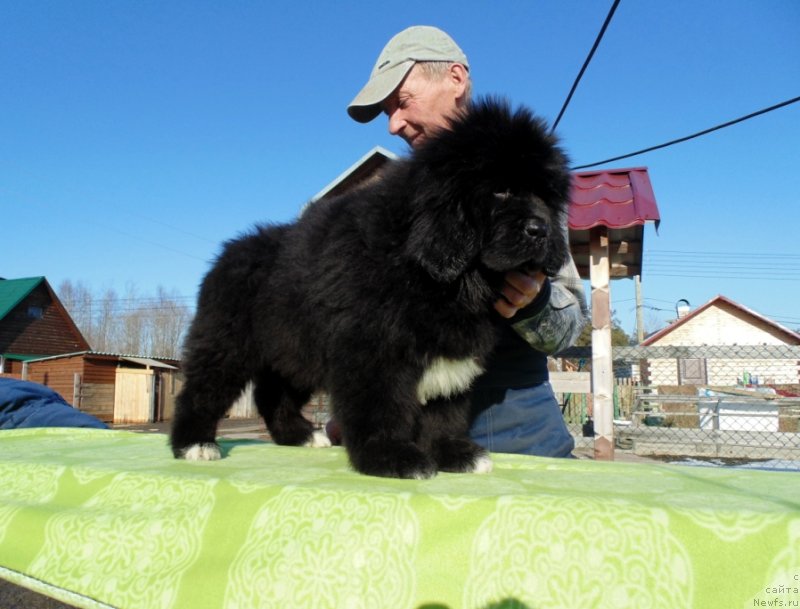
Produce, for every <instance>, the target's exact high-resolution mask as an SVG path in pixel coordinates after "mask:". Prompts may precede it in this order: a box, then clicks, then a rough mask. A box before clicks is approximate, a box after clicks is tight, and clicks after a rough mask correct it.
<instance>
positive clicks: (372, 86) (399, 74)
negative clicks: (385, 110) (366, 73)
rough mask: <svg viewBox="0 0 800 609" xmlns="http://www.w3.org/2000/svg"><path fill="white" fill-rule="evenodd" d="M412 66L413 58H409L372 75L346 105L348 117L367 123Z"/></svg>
mask: <svg viewBox="0 0 800 609" xmlns="http://www.w3.org/2000/svg"><path fill="white" fill-rule="evenodd" d="M413 66H414V60H413V59H409V60H407V61H404V62H403V63H399V64H397V65H396V66H392V67H391V68H389V69H388V70H386V71H385V72H381V73H379V74H375V75H374V76H372V77H371V78H370V79H369V81H368V82H367V84H366V85H364V88H363V89H361V91H359V92H358V95H356V96H355V98H354V99H353V101H351V102H350V104H349V105H348V106H347V113H348V114H349V115H350V118H352V119H353V120H355V121H358V122H359V123H368V122H369V121H371V120H372V119H374V118H375V117H376V116H378V115H379V114H380V113H381V104H382V103H383V100H385V99H386V98H387V97H389V96H390V95H391V94H392V93H393V92H394V90H395V89H396V88H397V87H398V86H400V83H401V82H403V79H404V78H405V77H406V75H407V74H408V72H409V71H410V70H411V68H412V67H413Z"/></svg>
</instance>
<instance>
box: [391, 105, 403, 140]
mask: <svg viewBox="0 0 800 609" xmlns="http://www.w3.org/2000/svg"><path fill="white" fill-rule="evenodd" d="M405 124H406V122H405V121H404V120H403V117H402V115H401V114H400V112H397V111H395V112H392V113H391V114H390V115H389V133H390V134H392V135H398V134H399V133H400V131H402V129H403V127H405Z"/></svg>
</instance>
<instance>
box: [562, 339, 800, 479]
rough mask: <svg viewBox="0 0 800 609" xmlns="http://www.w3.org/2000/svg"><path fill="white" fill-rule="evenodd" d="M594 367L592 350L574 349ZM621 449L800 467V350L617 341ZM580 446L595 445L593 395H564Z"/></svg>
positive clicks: (583, 365) (571, 354)
mask: <svg viewBox="0 0 800 609" xmlns="http://www.w3.org/2000/svg"><path fill="white" fill-rule="evenodd" d="M564 355H565V356H566V360H565V361H566V362H568V363H569V364H570V367H571V368H572V369H577V368H580V369H582V370H588V369H591V348H572V349H570V350H569V351H567V352H566V353H565V354H564ZM613 358H614V366H613V367H614V377H615V381H616V382H615V390H614V436H615V444H616V447H617V448H618V449H626V450H632V451H633V452H634V453H636V454H639V455H645V456H662V457H669V458H672V459H678V460H679V459H681V458H692V459H717V460H720V461H721V462H723V463H729V462H733V463H736V462H741V461H748V462H762V463H761V465H763V466H764V467H771V466H772V467H782V466H784V465H785V462H787V461H794V462H797V465H794V467H797V466H798V465H800V347H797V346H787V345H741V346H739V345H735V346H671V347H615V348H614V350H613ZM558 397H559V398H560V400H561V402H562V406H563V410H564V416H565V419H566V421H567V424H568V425H569V427H570V428H571V429H572V431H573V435H575V436H576V444H577V446H578V447H579V448H591V446H592V445H593V433H592V421H591V417H592V396H591V394H571V395H570V394H562V395H559V396H558Z"/></svg>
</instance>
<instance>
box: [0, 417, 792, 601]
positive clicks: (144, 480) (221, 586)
mask: <svg viewBox="0 0 800 609" xmlns="http://www.w3.org/2000/svg"><path fill="white" fill-rule="evenodd" d="M222 445H223V452H224V455H225V458H224V459H222V460H221V461H217V462H209V463H186V462H183V461H176V460H174V459H173V458H172V456H171V453H170V450H169V448H168V445H167V439H166V436H164V435H158V434H136V433H131V432H122V431H104V430H93V429H28V430H13V431H3V432H0V577H4V578H6V579H8V580H10V581H14V582H16V583H18V584H20V585H24V586H27V587H30V588H32V589H37V590H38V591H40V592H43V593H45V594H49V595H51V596H56V597H58V594H56V593H54V591H63V592H62V594H61V597H62V598H69V599H70V602H72V603H74V604H75V605H76V606H79V607H97V606H99V605H98V603H100V604H106V605H110V606H113V607H120V608H125V609H129V608H130V609H139V608H140V609H169V608H172V607H186V608H192V609H201V608H205V607H213V608H224V609H234V608H239V609H256V608H261V607H281V608H302V607H331V608H337V609H339V608H344V609H356V608H364V609H379V608H382V607H386V608H391V609H400V608H405V607H408V608H420V607H422V608H425V609H445V608H448V609H456V608H460V607H464V608H474V609H488V608H492V609H499V608H509V609H510V608H516V609H525V608H527V609H534V608H536V609H538V608H547V609H558V608H564V609H588V608H595V607H598V608H606V607H608V608H614V609H620V608H625V607H632V608H637V609H638V608H664V609H676V608H681V607H696V608H698V609H714V608H717V607H719V608H724V609H733V608H736V609H738V608H745V607H762V606H764V607H766V606H783V607H792V606H800V484H799V483H798V482H800V478H798V477H797V474H793V473H786V472H765V471H743V470H723V469H711V468H708V469H707V468H691V467H683V466H675V465H661V464H638V463H637V464H630V463H601V462H591V461H579V460H554V459H543V458H535V457H526V456H519V455H499V454H495V455H493V460H494V464H495V468H494V471H493V472H492V473H491V474H488V475H484V476H477V475H467V474H464V475H461V474H459V475H457V474H439V476H437V477H436V478H434V479H431V480H413V481H409V480H392V479H383V478H372V477H367V476H362V475H360V474H356V473H355V472H353V471H352V470H351V469H350V467H349V465H348V463H347V458H346V455H345V453H344V451H343V450H341V449H339V448H330V449H312V448H289V447H279V446H275V445H272V444H266V443H261V442H254V441H223V443H222ZM775 601H780V603H782V604H778V603H777V602H775ZM768 603H773V604H768Z"/></svg>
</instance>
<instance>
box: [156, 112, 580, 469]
mask: <svg viewBox="0 0 800 609" xmlns="http://www.w3.org/2000/svg"><path fill="white" fill-rule="evenodd" d="M569 187H570V175H569V171H568V168H567V158H566V156H565V155H564V154H563V153H562V151H561V150H560V149H559V148H558V146H557V142H556V140H555V138H554V137H553V136H551V135H549V134H548V131H547V129H546V126H545V125H544V123H543V122H542V121H541V120H539V119H537V118H535V117H534V116H533V115H532V114H531V112H530V111H528V110H526V109H524V108H522V109H518V110H516V111H514V110H512V109H511V108H510V107H509V105H508V104H507V103H505V102H501V101H497V100H492V99H486V100H482V101H478V102H476V103H474V104H473V105H472V106H471V108H470V110H469V111H468V112H466V113H464V114H461V115H459V116H458V117H456V118H455V119H454V120H452V121H451V128H450V130H448V131H442V132H440V133H439V134H437V135H436V137H433V138H431V139H430V140H428V141H427V142H426V143H425V144H424V145H423V147H421V148H420V149H418V150H415V151H413V153H412V154H411V155H410V157H409V158H407V159H404V160H400V161H396V162H393V163H391V164H390V165H389V167H388V169H387V170H386V171H385V172H384V173H383V175H382V177H381V179H379V180H377V181H374V182H371V183H368V184H366V185H364V186H361V187H360V188H357V189H356V190H354V191H351V192H348V193H346V194H344V195H342V196H339V197H335V198H331V199H329V200H322V201H319V202H316V203H314V204H312V205H310V206H309V207H308V208H307V210H306V211H305V213H304V214H303V215H302V216H301V217H300V219H299V220H297V221H296V222H294V223H292V224H287V225H280V226H261V227H257V228H256V230H255V231H254V232H252V233H250V234H247V235H244V236H242V237H240V238H238V239H235V240H233V241H230V242H228V243H227V244H226V245H225V247H224V249H223V251H222V254H221V255H220V256H219V258H218V260H217V261H216V263H215V264H214V266H213V268H212V269H211V271H210V272H209V273H208V275H207V276H206V278H205V280H204V281H203V285H202V287H201V290H200V296H199V301H198V306H197V315H196V317H195V319H194V322H193V323H192V326H191V329H190V331H189V335H188V337H187V340H186V345H185V355H184V360H183V365H184V372H185V374H186V383H185V385H184V387H183V390H182V392H181V393H180V395H179V396H178V401H177V409H176V413H175V419H174V423H173V427H172V435H171V443H172V449H173V452H174V454H175V456H176V457H182V458H186V459H189V460H209V459H218V458H220V450H219V447H218V445H217V444H216V442H215V435H216V429H217V423H218V421H219V420H220V419H221V418H222V417H223V416H224V414H225V412H226V411H227V410H228V408H229V407H230V406H231V404H232V403H233V402H234V401H235V400H236V399H237V397H238V396H239V395H240V394H241V392H242V390H243V389H244V387H245V385H246V384H247V382H248V381H253V382H254V386H255V390H254V395H255V402H256V405H257V407H258V411H259V413H260V414H261V416H262V417H263V418H264V421H265V422H266V425H267V428H268V429H269V431H270V433H271V435H272V437H273V439H274V440H275V442H277V443H279V444H290V445H315V446H321V445H326V444H329V443H328V441H327V438H326V436H325V435H324V434H323V433H321V432H315V431H314V430H313V428H312V425H311V423H309V422H308V421H307V420H306V419H305V418H303V416H302V415H301V413H300V409H301V406H303V405H304V404H305V403H306V402H307V401H308V399H309V397H310V395H311V393H312V392H313V391H316V390H319V389H323V390H326V391H327V392H328V393H329V395H330V398H331V404H332V410H333V415H334V417H335V418H336V420H337V421H338V423H339V426H340V428H341V431H342V439H343V443H344V446H345V447H346V449H347V452H348V455H349V457H350V462H351V463H352V465H353V467H354V468H355V469H356V470H358V471H359V472H362V473H364V474H370V475H376V476H394V477H400V478H428V477H431V476H434V475H435V474H436V472H437V471H440V470H441V471H449V472H486V471H489V470H490V469H491V461H490V459H489V456H488V454H487V453H486V451H485V450H484V449H482V448H481V447H479V446H478V445H476V444H475V443H473V442H472V441H471V440H470V439H469V437H468V435H467V432H468V426H469V422H470V421H469V420H468V417H469V412H470V409H469V400H468V390H469V387H470V384H471V383H472V381H473V379H475V377H477V376H478V375H479V374H481V372H482V370H483V365H484V362H485V360H486V358H487V355H489V353H490V352H491V350H492V348H493V346H494V344H495V340H496V338H495V335H496V327H497V326H496V324H497V323H500V318H499V315H497V314H496V313H495V312H494V309H493V302H494V301H495V300H496V299H497V298H498V294H499V292H500V288H501V286H502V284H503V277H504V274H505V273H506V271H509V270H512V269H518V268H526V269H542V270H544V271H545V272H546V273H548V274H554V273H555V272H556V271H558V269H559V268H560V267H561V266H562V264H563V263H564V262H565V260H566V256H567V241H566V231H565V229H564V228H563V227H564V225H565V223H566V210H567V199H568V195H569Z"/></svg>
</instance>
